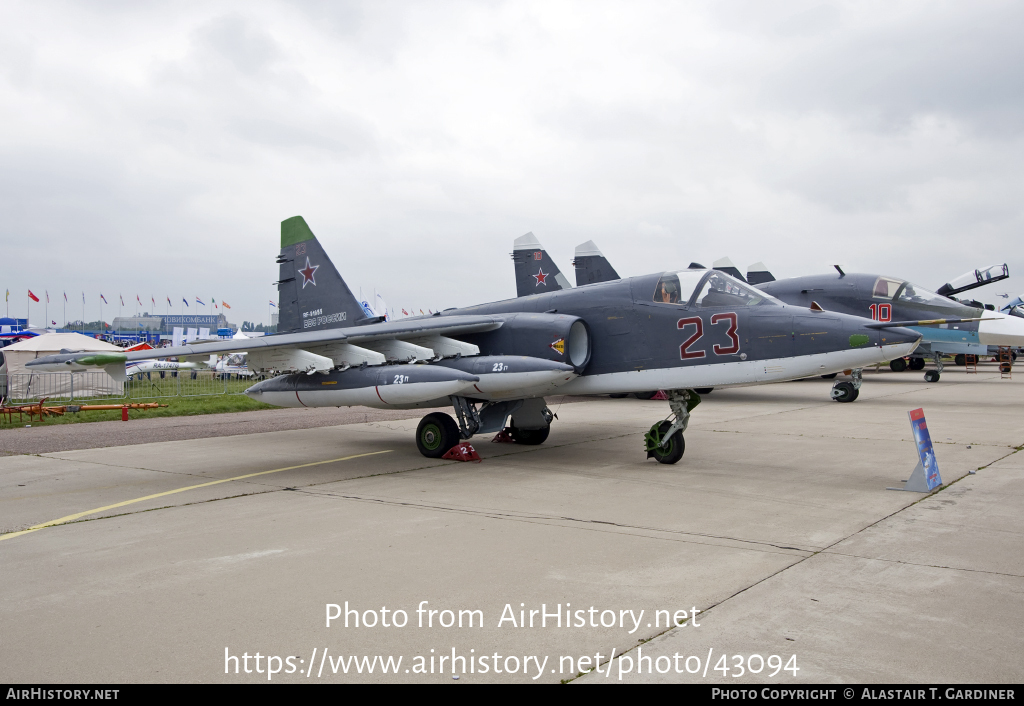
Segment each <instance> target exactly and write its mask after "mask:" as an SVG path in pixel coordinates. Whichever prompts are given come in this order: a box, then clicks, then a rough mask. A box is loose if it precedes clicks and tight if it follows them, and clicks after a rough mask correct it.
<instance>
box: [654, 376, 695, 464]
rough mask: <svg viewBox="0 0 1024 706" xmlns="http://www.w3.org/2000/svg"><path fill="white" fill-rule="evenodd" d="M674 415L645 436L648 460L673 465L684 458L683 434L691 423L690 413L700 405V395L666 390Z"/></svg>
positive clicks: (659, 423)
mask: <svg viewBox="0 0 1024 706" xmlns="http://www.w3.org/2000/svg"><path fill="white" fill-rule="evenodd" d="M666 394H667V396H668V406H669V408H670V409H671V410H672V414H671V415H670V416H669V418H668V419H664V420H662V421H660V422H658V423H657V424H655V425H654V426H653V427H651V430H650V431H648V432H647V433H646V434H644V450H645V451H647V458H653V459H654V460H656V461H657V462H658V463H667V464H673V463H676V462H677V461H679V459H681V458H682V457H683V452H684V451H686V441H685V440H684V439H683V432H684V431H686V426H687V425H688V424H689V423H690V411H691V410H692V409H693V408H694V407H696V406H697V405H699V404H700V395H698V394H697V393H696V392H694V391H693V390H666Z"/></svg>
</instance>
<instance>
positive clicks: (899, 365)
mask: <svg viewBox="0 0 1024 706" xmlns="http://www.w3.org/2000/svg"><path fill="white" fill-rule="evenodd" d="M906 369H907V361H906V359H904V358H897V359H896V360H890V361H889V370H891V371H893V372H894V373H902V372H903V371H904V370H906Z"/></svg>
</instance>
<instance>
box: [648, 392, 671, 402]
mask: <svg viewBox="0 0 1024 706" xmlns="http://www.w3.org/2000/svg"><path fill="white" fill-rule="evenodd" d="M651 399H652V400H667V399H668V395H666V394H665V391H664V390H658V394H656V395H655V396H654V397H652V398H651Z"/></svg>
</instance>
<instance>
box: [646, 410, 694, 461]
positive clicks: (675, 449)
mask: <svg viewBox="0 0 1024 706" xmlns="http://www.w3.org/2000/svg"><path fill="white" fill-rule="evenodd" d="M671 426H672V422H670V421H669V420H667V419H666V420H665V421H663V422H661V423H660V424H659V425H658V436H659V437H660V436H661V435H662V434H664V433H665V432H667V431H668V430H669V427H671ZM684 451H686V441H685V440H684V439H683V432H681V431H677V432H676V433H675V434H673V435H672V436H671V437H669V440H668V443H667V444H665V445H664V446H659V447H657V448H655V449H654V450H652V451H651V453H650V455H651V456H653V457H654V458H655V459H656V460H657V461H658V463H667V464H669V465H671V464H673V463H676V462H677V461H679V459H681V458H682V457H683V452H684Z"/></svg>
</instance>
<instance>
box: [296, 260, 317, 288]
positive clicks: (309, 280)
mask: <svg viewBox="0 0 1024 706" xmlns="http://www.w3.org/2000/svg"><path fill="white" fill-rule="evenodd" d="M318 267H320V265H311V264H309V258H308V257H307V258H306V266H305V267H304V268H303V269H301V270H299V271H298V272H299V274H300V275H302V288H303V289H305V288H306V285H307V284H312V285H313V286H314V287H315V286H316V280H315V279H313V274H314V273H315V272H316V270H317V268H318Z"/></svg>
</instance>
